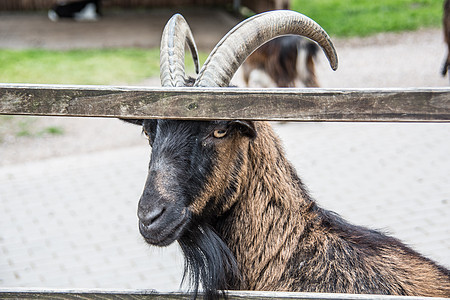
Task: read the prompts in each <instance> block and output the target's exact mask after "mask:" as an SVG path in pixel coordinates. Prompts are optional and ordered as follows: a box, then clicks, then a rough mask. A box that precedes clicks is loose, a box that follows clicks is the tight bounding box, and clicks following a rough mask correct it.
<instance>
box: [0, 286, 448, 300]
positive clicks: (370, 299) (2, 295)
mask: <svg viewBox="0 0 450 300" xmlns="http://www.w3.org/2000/svg"><path fill="white" fill-rule="evenodd" d="M0 299H43V300H47V299H48V300H56V299H58V300H60V299H93V300H94V299H95V300H97V299H101V300H109V299H111V300H112V299H114V300H116V299H133V300H191V299H192V295H191V294H189V293H158V292H156V291H154V290H140V291H136V290H45V289H34V290H32V289H21V288H19V289H14V290H12V289H4V288H3V289H2V288H0ZM199 299H201V294H200V297H199ZM227 299H229V300H243V299H245V300H265V299H274V300H286V299H290V300H444V299H446V298H431V297H411V296H390V295H360V294H337V293H334V294H331V293H295V292H260V291H228V292H227Z"/></svg>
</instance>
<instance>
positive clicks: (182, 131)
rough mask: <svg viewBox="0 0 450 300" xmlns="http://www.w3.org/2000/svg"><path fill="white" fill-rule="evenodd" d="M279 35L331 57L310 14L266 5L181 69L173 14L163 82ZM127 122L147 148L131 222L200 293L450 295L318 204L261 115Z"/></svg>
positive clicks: (432, 272) (415, 258) (402, 252)
mask: <svg viewBox="0 0 450 300" xmlns="http://www.w3.org/2000/svg"><path fill="white" fill-rule="evenodd" d="M284 34H298V35H304V36H306V37H308V38H310V39H312V40H314V41H316V42H317V43H318V44H319V45H320V46H321V47H322V49H323V50H324V52H325V54H326V55H327V57H328V59H329V61H330V65H331V66H332V68H333V69H336V68H337V55H336V52H335V50H334V47H333V45H332V43H331V40H330V39H329V37H328V35H327V34H326V32H325V31H324V30H323V29H322V28H321V27H320V26H319V25H318V24H317V23H315V22H314V21H312V20H311V19H309V18H307V17H305V16H303V15H301V14H298V13H295V12H292V11H274V12H268V13H264V14H260V15H256V16H254V17H252V18H250V19H247V20H245V21H243V22H242V23H240V24H238V25H237V26H236V27H235V28H234V29H232V30H231V31H230V32H229V33H228V34H227V35H226V36H225V37H224V38H223V39H222V40H221V41H220V42H219V43H218V45H217V46H216V47H215V48H214V49H213V51H212V52H211V54H210V56H209V57H208V59H207V60H206V62H205V64H204V65H203V67H202V69H201V70H200V72H199V74H198V76H197V78H196V79H195V80H194V79H189V78H186V75H185V72H184V47H185V41H186V42H187V44H188V46H189V47H190V50H191V53H192V55H193V58H194V61H195V65H196V67H198V59H197V52H196V47H195V42H194V40H193V37H192V33H191V31H190V29H189V27H188V25H187V24H186V22H185V20H184V19H183V18H182V17H181V16H180V15H175V16H174V17H172V19H170V20H169V22H168V24H167V25H166V27H165V28H164V32H163V35H162V41H161V82H162V85H163V86H166V87H176V86H186V85H193V86H194V87H226V86H228V85H229V82H230V80H231V78H232V76H233V74H234V73H235V72H236V70H237V69H238V68H239V66H240V65H241V64H242V62H243V61H244V60H245V58H246V57H247V56H248V55H249V54H250V53H251V52H252V51H253V50H254V49H255V48H257V47H258V46H260V45H261V44H262V43H264V42H266V41H267V40H270V39H272V38H274V37H277V36H279V35H284ZM243 41H245V45H243V44H241V43H242V42H243ZM129 121H130V122H133V123H135V124H139V125H142V126H143V131H144V133H145V134H146V135H147V136H148V139H149V143H150V145H151V147H152V154H151V160H150V165H149V171H148V177H147V181H146V183H145V187H144V191H143V193H142V196H141V198H140V200H139V205H138V217H139V230H140V232H141V234H142V236H143V237H144V239H145V240H146V241H147V242H148V243H149V244H152V245H157V246H166V245H169V244H171V243H172V242H174V241H178V243H179V244H180V246H181V249H182V251H183V253H184V256H185V275H189V278H190V282H191V286H192V287H193V288H194V290H195V292H197V290H198V287H199V284H200V283H201V284H202V286H203V290H204V292H205V297H206V298H208V299H210V298H216V297H217V296H218V290H225V289H245V290H277V291H309V292H342V293H376V294H394V295H422V296H443V297H449V296H450V273H449V271H448V270H447V269H445V268H444V267H442V266H439V265H437V264H436V263H434V262H432V261H431V260H429V259H427V258H425V257H423V256H421V255H420V254H418V253H416V252H414V251H413V250H411V249H410V248H408V247H407V246H405V245H404V244H402V243H401V242H400V241H398V240H397V239H395V238H392V237H388V236H386V235H384V234H382V233H380V232H377V231H373V230H370V229H366V228H363V227H359V226H355V225H352V224H349V223H347V222H346V221H344V220H343V219H342V218H340V217H339V216H338V215H336V214H334V213H332V212H329V211H327V210H324V209H322V208H320V207H319V206H318V205H317V203H316V202H315V201H314V200H313V199H312V198H311V197H310V196H309V195H308V193H307V190H306V188H305V187H304V185H303V183H302V181H301V180H300V179H299V177H298V176H297V174H296V171H295V170H294V167H293V166H292V165H291V164H290V163H289V162H288V160H287V159H286V157H285V154H284V151H283V149H282V146H281V144H280V141H279V140H278V138H277V137H276V135H275V134H274V132H273V130H272V128H271V126H270V124H269V123H267V122H253V121H244V120H233V121H180V120H129ZM195 295H196V294H195Z"/></svg>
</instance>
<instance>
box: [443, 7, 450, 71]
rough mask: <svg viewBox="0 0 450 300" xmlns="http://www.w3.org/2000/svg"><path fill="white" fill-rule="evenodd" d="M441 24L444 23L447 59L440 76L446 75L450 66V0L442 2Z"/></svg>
mask: <svg viewBox="0 0 450 300" xmlns="http://www.w3.org/2000/svg"><path fill="white" fill-rule="evenodd" d="M443 25H444V40H445V43H446V44H447V47H448V50H447V59H446V60H445V62H444V65H443V66H442V76H445V75H447V71H448V69H449V68H450V0H447V1H445V3H444V17H443Z"/></svg>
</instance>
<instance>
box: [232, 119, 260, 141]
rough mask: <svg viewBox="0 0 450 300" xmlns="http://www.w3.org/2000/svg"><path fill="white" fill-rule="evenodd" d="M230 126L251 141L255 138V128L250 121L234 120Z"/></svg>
mask: <svg viewBox="0 0 450 300" xmlns="http://www.w3.org/2000/svg"><path fill="white" fill-rule="evenodd" d="M231 124H232V125H233V126H235V127H236V128H237V129H238V130H239V131H240V132H241V133H242V134H243V135H246V136H248V137H249V138H251V139H254V138H255V137H256V128H255V124H254V123H253V122H252V121H245V120H234V121H231Z"/></svg>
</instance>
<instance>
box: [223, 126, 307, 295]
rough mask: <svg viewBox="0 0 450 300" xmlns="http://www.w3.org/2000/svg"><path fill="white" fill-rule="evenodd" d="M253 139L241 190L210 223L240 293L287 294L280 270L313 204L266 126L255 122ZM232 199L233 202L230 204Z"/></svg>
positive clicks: (287, 286) (295, 244) (286, 287)
mask: <svg viewBox="0 0 450 300" xmlns="http://www.w3.org/2000/svg"><path fill="white" fill-rule="evenodd" d="M255 127H256V130H257V131H258V136H257V137H256V138H255V139H254V140H253V141H252V142H251V143H250V144H249V147H248V155H247V156H245V161H244V162H243V164H244V165H245V169H246V170H247V171H246V174H245V175H244V176H243V178H245V182H242V185H243V186H245V187H246V188H245V189H243V190H242V191H241V194H240V195H239V196H238V199H237V200H234V199H231V200H232V201H230V202H231V203H234V205H233V206H232V207H231V208H230V210H229V211H228V212H226V213H225V214H224V216H223V218H222V219H221V220H219V221H218V222H217V224H216V225H215V227H216V230H217V231H218V232H219V235H220V236H221V237H222V238H223V239H224V241H225V243H226V244H227V245H228V247H230V249H231V250H232V251H233V252H234V254H235V257H236V259H237V263H238V265H239V269H240V271H241V273H242V274H241V275H242V280H241V282H240V285H239V286H238V287H236V288H239V289H245V290H278V291H282V290H288V289H289V284H288V282H286V281H282V280H280V279H281V276H282V274H283V272H281V270H283V269H285V268H287V267H288V266H287V264H288V262H289V259H288V257H289V256H290V255H291V254H292V253H294V252H295V250H296V248H297V247H298V237H299V236H300V235H301V232H302V231H303V228H304V226H305V224H306V222H307V221H306V219H304V218H301V216H302V215H303V211H306V210H310V208H311V206H312V205H314V203H313V202H312V201H311V200H310V199H309V197H308V196H307V194H306V192H305V191H304V188H303V185H302V183H301V181H300V179H299V178H298V177H297V175H296V173H295V170H294V168H293V166H292V165H291V164H290V163H289V162H288V161H287V159H286V157H285V154H284V151H283V149H282V147H281V144H280V143H279V141H278V138H277V137H276V135H275V133H274V132H273V130H272V128H271V126H270V125H269V124H268V123H266V122H255ZM233 200H234V201H233ZM280 283H281V286H280Z"/></svg>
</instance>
